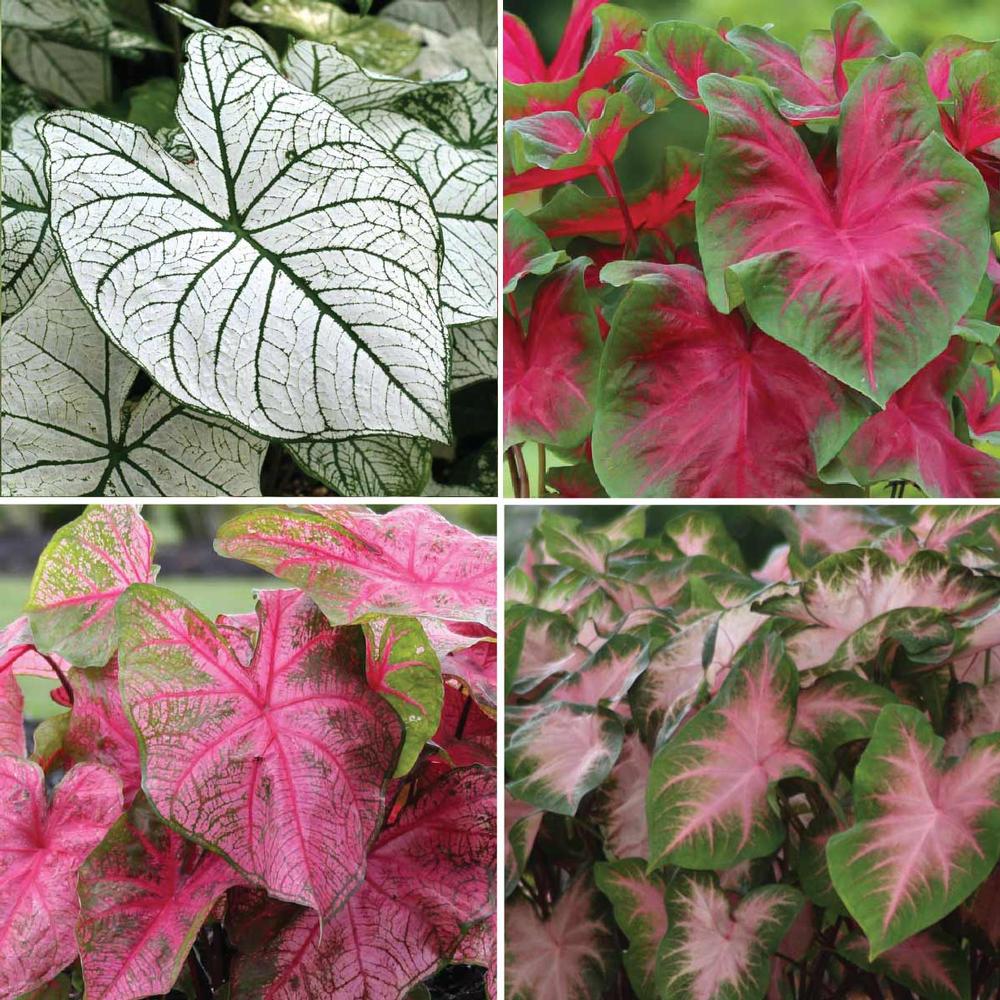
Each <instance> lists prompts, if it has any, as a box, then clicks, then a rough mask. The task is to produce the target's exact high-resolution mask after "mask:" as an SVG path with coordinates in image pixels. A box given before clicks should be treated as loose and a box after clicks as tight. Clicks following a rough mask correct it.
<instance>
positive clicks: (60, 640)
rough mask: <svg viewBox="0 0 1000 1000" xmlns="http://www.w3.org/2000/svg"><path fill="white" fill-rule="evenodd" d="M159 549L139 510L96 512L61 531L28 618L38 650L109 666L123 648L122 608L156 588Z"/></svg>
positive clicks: (40, 572)
mask: <svg viewBox="0 0 1000 1000" xmlns="http://www.w3.org/2000/svg"><path fill="white" fill-rule="evenodd" d="M153 550H154V542H153V535H152V533H151V532H150V530H149V525H147V524H146V522H145V521H144V520H143V518H142V515H141V514H140V513H139V510H138V508H136V507H134V506H131V505H129V504H103V505H95V506H92V507H88V508H87V509H86V511H84V513H83V514H81V515H80V516H79V517H78V518H76V519H75V520H73V521H71V522H70V523H69V524H67V525H65V526H64V527H62V528H60V529H59V530H58V531H57V532H56V533H55V534H54V535H53V536H52V539H51V541H50V542H49V544H48V545H46V546H45V549H44V551H43V552H42V554H41V556H39V559H38V565H37V566H36V567H35V575H34V577H33V578H32V581H31V590H30V592H29V594H28V602H27V604H26V605H25V611H27V612H28V620H29V622H30V623H31V633H32V635H33V636H34V639H35V644H36V645H37V647H38V648H39V649H40V650H42V651H43V652H55V653H58V654H59V655H60V656H63V657H65V658H66V659H67V660H69V661H70V662H71V663H73V664H75V665H77V666H81V667H87V666H104V664H105V663H107V662H108V660H109V659H111V654H112V653H113V652H114V649H115V646H116V645H117V640H118V637H117V635H116V634H115V616H114V610H115V604H116V602H117V601H118V598H119V597H120V596H121V595H122V593H124V591H125V590H126V589H127V588H128V587H129V586H131V585H132V584H134V583H152V582H153V580H155V579H156V573H157V569H158V567H157V566H154V565H153Z"/></svg>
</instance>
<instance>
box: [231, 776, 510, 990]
mask: <svg viewBox="0 0 1000 1000" xmlns="http://www.w3.org/2000/svg"><path fill="white" fill-rule="evenodd" d="M495 857H496V777H495V772H494V771H492V770H488V769H485V768H478V767H473V768H461V769H457V770H454V771H449V772H448V773H447V774H445V776H444V777H443V778H441V779H440V780H439V781H438V782H436V783H435V784H434V785H432V786H431V787H430V788H428V789H427V790H426V791H425V792H424V793H423V794H422V795H421V796H420V797H419V798H418V799H417V800H416V802H415V803H413V804H412V805H409V806H407V807H406V808H405V809H404V810H403V811H402V812H401V813H400V814H399V817H398V819H397V821H396V822H395V824H393V825H392V826H389V827H387V828H386V829H385V830H384V831H383V832H382V834H381V836H380V837H379V839H378V841H377V842H376V844H375V846H374V847H373V848H372V850H371V853H370V854H369V855H368V873H367V877H366V879H365V881H364V882H363V883H362V885H361V886H360V888H358V890H357V891H356V892H355V893H354V894H353V895H352V896H351V897H350V898H349V899H348V900H347V902H346V903H345V904H344V905H343V907H342V908H341V909H340V911H339V912H338V913H336V914H335V915H333V916H331V917H330V918H329V919H327V920H325V921H321V920H320V918H319V916H318V915H317V914H315V913H311V912H306V913H303V914H302V915H301V916H299V917H297V918H296V919H295V920H294V921H293V922H292V923H291V924H289V925H288V926H287V927H285V928H284V929H282V930H280V931H279V932H278V934H277V935H276V936H275V937H274V939H273V940H272V941H270V942H269V943H267V944H266V945H264V946H263V947H261V946H259V945H258V946H257V947H254V948H253V949H250V950H248V952H247V953H246V954H244V955H243V956H242V957H241V958H240V959H239V960H238V961H237V966H236V970H235V973H234V983H233V993H234V995H235V996H253V997H259V998H261V1000H309V998H312V997H365V998H366V1000H367V998H370V1000H397V998H399V997H403V996H405V995H406V993H407V990H408V988H410V987H412V986H415V985H416V984H417V983H418V982H419V981H420V980H422V979H424V978H425V977H426V976H428V975H430V973H431V972H433V971H434V969H435V968H436V967H437V966H438V965H439V963H441V962H442V960H445V959H449V958H450V957H451V956H452V955H453V953H454V952H455V950H456V948H458V947H459V945H460V943H461V939H462V936H463V933H464V931H465V930H466V928H467V927H468V925H469V924H471V923H473V922H474V921H479V920H482V919H484V918H485V917H486V916H487V915H488V913H489V910H490V908H491V906H492V898H493V892H494V884H495Z"/></svg>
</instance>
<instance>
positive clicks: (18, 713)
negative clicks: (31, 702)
mask: <svg viewBox="0 0 1000 1000" xmlns="http://www.w3.org/2000/svg"><path fill="white" fill-rule="evenodd" d="M23 712H24V696H23V695H22V694H21V687H20V685H19V684H18V683H17V678H16V677H15V676H14V671H13V670H2V669H0V753H12V754H14V755H15V756H17V757H23V756H24V755H25V753H27V748H26V746H25V742H24V714H23Z"/></svg>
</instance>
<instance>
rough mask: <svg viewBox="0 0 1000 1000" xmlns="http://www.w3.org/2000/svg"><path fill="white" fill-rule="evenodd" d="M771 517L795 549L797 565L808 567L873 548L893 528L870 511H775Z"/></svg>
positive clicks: (823, 508) (815, 508)
mask: <svg viewBox="0 0 1000 1000" xmlns="http://www.w3.org/2000/svg"><path fill="white" fill-rule="evenodd" d="M771 516H772V517H773V518H774V520H775V522H776V524H777V527H778V528H780V530H781V532H782V534H783V535H784V536H785V538H787V539H788V542H789V544H790V545H791V546H792V551H793V552H794V554H795V559H796V561H797V562H800V563H802V564H804V565H806V566H812V565H814V564H815V563H818V562H819V561H820V560H821V559H825V558H826V557H827V556H829V555H833V554H834V553H835V552H845V551H847V550H848V549H855V548H859V547H860V546H862V545H869V544H871V542H872V541H873V540H874V539H875V538H876V537H877V536H878V535H879V534H881V533H882V532H883V531H885V530H886V529H887V528H888V527H889V526H890V522H888V521H886V520H885V519H884V518H883V517H882V516H881V515H880V514H878V513H877V512H876V511H874V510H873V508H869V507H839V506H836V505H833V504H829V505H828V504H816V505H812V504H810V505H809V506H801V507H772V508H771Z"/></svg>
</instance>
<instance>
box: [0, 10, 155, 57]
mask: <svg viewBox="0 0 1000 1000" xmlns="http://www.w3.org/2000/svg"><path fill="white" fill-rule="evenodd" d="M3 19H4V26H5V28H8V29H10V28H17V29H23V30H25V31H29V32H31V33H33V34H36V35H42V36H45V37H47V38H51V39H53V40H54V41H59V42H65V43H67V44H69V45H72V46H75V47H79V48H88V49H93V50H95V51H97V52H113V53H115V54H116V55H120V56H124V57H125V58H127V59H139V58H141V57H142V51H143V50H144V49H153V50H161V51H166V46H164V45H163V43H162V42H160V41H159V40H158V39H156V38H154V37H153V36H152V35H148V34H141V33H139V32H136V31H132V30H131V29H128V28H123V27H119V26H118V25H117V24H116V23H115V19H114V17H113V16H112V11H111V8H110V6H109V5H108V4H107V3H106V2H105V0H5V2H4V5H3Z"/></svg>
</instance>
